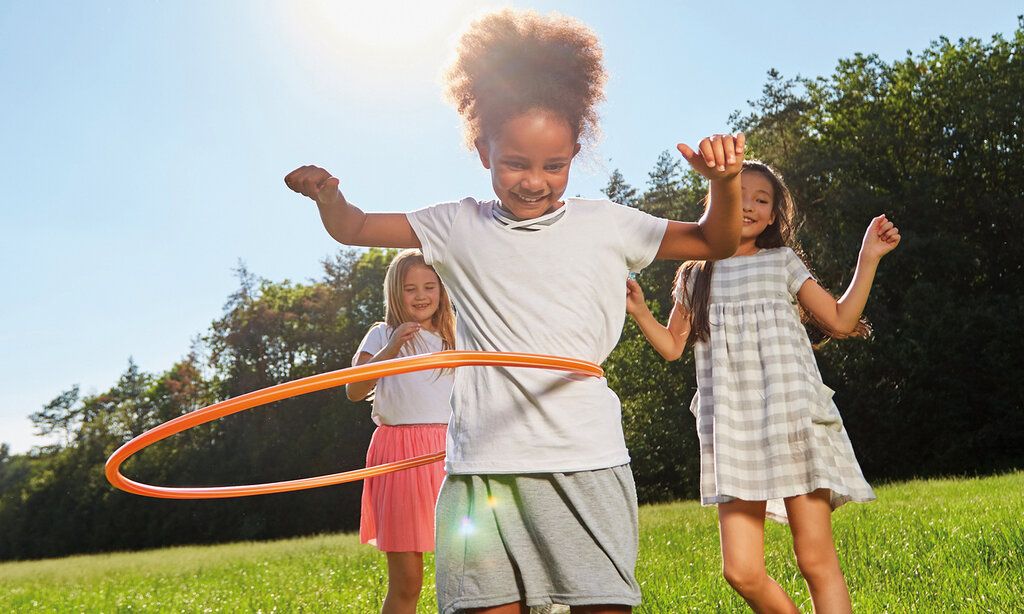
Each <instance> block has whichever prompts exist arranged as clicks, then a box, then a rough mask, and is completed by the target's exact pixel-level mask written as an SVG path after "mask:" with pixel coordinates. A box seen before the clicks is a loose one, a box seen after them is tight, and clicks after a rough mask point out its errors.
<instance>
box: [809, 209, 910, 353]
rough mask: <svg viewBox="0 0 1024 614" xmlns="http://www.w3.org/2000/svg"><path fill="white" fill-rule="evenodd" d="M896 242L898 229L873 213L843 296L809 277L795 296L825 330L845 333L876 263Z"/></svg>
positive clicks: (860, 311)
mask: <svg viewBox="0 0 1024 614" xmlns="http://www.w3.org/2000/svg"><path fill="white" fill-rule="evenodd" d="M899 243H900V231H899V229H898V228H896V226H895V225H893V223H892V222H890V221H889V220H888V219H887V218H886V217H885V216H884V215H880V216H878V217H876V218H875V219H873V220H871V224H870V225H868V229H867V232H866V233H865V234H864V242H863V244H862V245H861V249H860V256H859V257H858V258H857V270H856V271H855V272H854V274H853V280H852V281H851V282H850V287H849V288H847V289H846V293H845V294H843V296H842V298H840V299H839V300H838V301H837V300H836V299H835V298H834V297H833V296H832V295H831V294H829V292H828V291H827V290H825V289H824V288H822V287H821V286H819V285H818V283H817V282H816V281H814V280H813V279H808V280H807V281H805V282H804V285H802V286H800V291H799V292H798V293H797V300H799V301H800V304H801V305H802V306H803V307H804V309H806V310H807V311H809V312H810V313H811V315H812V316H814V319H815V320H816V321H817V322H818V323H819V324H820V325H821V326H822V327H824V328H825V329H826V332H828V333H830V334H832V335H835V336H837V337H845V336H848V335H849V334H850V333H852V332H853V331H854V329H855V328H856V327H857V323H858V322H859V321H860V316H861V315H862V314H863V313H864V306H865V305H867V302H868V296H869V295H870V294H871V286H872V285H873V284H874V281H875V272H876V271H877V270H878V263H879V262H880V261H881V260H882V257H883V256H885V255H886V254H888V253H889V252H891V251H892V250H894V249H896V246H897V245H899Z"/></svg>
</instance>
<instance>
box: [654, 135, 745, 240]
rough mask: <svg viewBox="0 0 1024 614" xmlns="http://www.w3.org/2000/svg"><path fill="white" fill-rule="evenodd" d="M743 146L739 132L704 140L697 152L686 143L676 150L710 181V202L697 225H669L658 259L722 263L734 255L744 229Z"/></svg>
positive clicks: (671, 223) (685, 223)
mask: <svg viewBox="0 0 1024 614" xmlns="http://www.w3.org/2000/svg"><path fill="white" fill-rule="evenodd" d="M745 143H746V137H745V136H744V135H743V133H742V132H740V133H738V134H736V135H735V136H733V135H731V134H716V135H714V136H710V137H707V138H705V139H703V140H701V142H700V145H698V147H697V151H696V152H695V151H694V150H692V149H690V147H689V146H688V145H686V144H685V143H680V144H678V145H677V146H676V148H677V149H678V150H679V153H681V154H682V155H683V157H684V158H686V161H687V162H689V164H690V167H691V168H693V170H695V171H697V172H698V173H700V174H701V175H703V176H704V177H706V178H707V179H708V180H710V182H711V200H710V203H709V204H708V208H707V211H705V212H704V215H703V216H702V217H701V219H700V221H699V222H697V223H693V222H676V221H671V220H670V221H669V223H668V229H667V230H666V231H665V237H664V238H663V239H662V241H661V247H660V248H659V249H658V255H657V257H658V258H660V259H663V260H721V259H723V258H728V257H729V256H732V255H733V254H734V253H735V252H736V248H737V247H739V244H740V229H741V228H742V226H743V217H742V215H741V213H740V208H741V199H742V193H741V190H740V171H741V170H743V149H744V145H745Z"/></svg>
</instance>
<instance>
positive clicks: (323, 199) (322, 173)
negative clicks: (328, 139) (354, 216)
mask: <svg viewBox="0 0 1024 614" xmlns="http://www.w3.org/2000/svg"><path fill="white" fill-rule="evenodd" d="M339 183H340V181H339V180H338V178H337V177H334V176H332V175H331V174H330V173H329V172H327V171H326V170H325V169H322V168H320V167H319V166H312V165H309V166H300V167H299V168H297V169H295V170H294V171H292V172H290V173H288V174H287V175H285V177H284V184H285V185H286V186H288V189H290V190H292V191H295V192H298V193H299V194H302V195H303V196H308V197H309V198H312V199H313V200H315V201H316V203H317V204H318V205H327V206H339V205H344V204H346V202H345V197H344V196H343V195H342V194H341V191H340V190H339V189H338V184H339Z"/></svg>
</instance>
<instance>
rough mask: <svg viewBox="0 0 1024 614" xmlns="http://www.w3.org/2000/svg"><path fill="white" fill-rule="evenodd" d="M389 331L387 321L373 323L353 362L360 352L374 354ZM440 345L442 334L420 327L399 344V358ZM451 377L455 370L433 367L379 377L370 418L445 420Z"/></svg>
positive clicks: (405, 421)
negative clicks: (403, 342) (427, 369)
mask: <svg viewBox="0 0 1024 614" xmlns="http://www.w3.org/2000/svg"><path fill="white" fill-rule="evenodd" d="M391 333H392V328H391V327H390V326H388V325H387V324H384V323H383V322H381V323H379V324H376V325H375V326H374V327H373V328H371V329H370V330H369V332H367V333H366V336H365V337H363V341H362V342H361V343H360V344H359V349H358V350H357V351H356V356H355V357H354V358H353V360H352V364H355V358H356V357H358V356H359V353H360V352H366V353H367V354H376V353H377V352H379V351H381V350H382V349H383V348H384V346H386V345H387V344H388V341H389V340H390V339H391ZM441 349H442V341H441V337H439V336H437V335H435V334H434V333H431V332H429V331H426V330H421V331H420V332H419V333H417V335H416V336H415V337H413V339H412V340H411V341H409V342H407V343H406V344H405V345H404V346H402V349H401V350H400V351H399V352H398V358H401V357H403V356H413V355H415V354H424V353H427V352H440V351H441ZM454 381H455V374H454V373H451V372H449V373H442V372H441V371H440V370H436V369H435V370H430V371H416V372H413V373H403V374H401V375H389V376H388V377H382V378H380V379H379V380H377V388H376V392H375V393H374V396H373V413H372V416H373V421H374V422H375V423H377V424H378V425H380V424H387V425H389V426H396V425H399V424H426V423H440V424H443V423H446V422H448V419H449V418H451V415H452V408H451V401H450V398H451V396H452V385H453V384H454Z"/></svg>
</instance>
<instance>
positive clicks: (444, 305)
mask: <svg viewBox="0 0 1024 614" xmlns="http://www.w3.org/2000/svg"><path fill="white" fill-rule="evenodd" d="M415 266H422V267H426V268H427V269H430V271H431V272H432V273H434V275H437V272H436V271H434V267H432V266H430V265H428V264H427V263H426V261H424V259H423V253H422V252H421V251H420V250H418V249H406V250H402V251H400V252H398V255H397V256H395V258H394V260H392V261H391V264H390V265H388V270H387V273H386V274H385V275H384V323H385V324H387V325H388V328H390V329H391V331H392V332H394V330H395V328H397V327H398V326H399V325H400V324H402V323H404V322H408V321H410V320H412V317H411V316H410V315H409V314H408V313H406V311H405V304H404V303H403V302H402V286H403V285H404V283H403V282H404V281H405V276H406V274H407V273H408V272H409V270H410V269H412V268H413V267H415ZM440 282H441V278H440V277H438V286H439V299H438V305H437V311H435V312H434V316H433V317H432V318H431V319H430V323H431V324H433V326H434V329H435V330H436V331H437V335H438V336H439V337H441V348H442V349H444V350H451V349H454V348H455V311H454V310H453V309H452V303H451V299H449V298H448V291H447V290H446V289H445V287H444V284H443V283H440ZM417 341H418V340H417V339H413V340H412V343H413V344H414V345H413V349H414V350H416V351H417V353H420V352H419V351H418V348H417V347H416V345H415V344H416V342H417Z"/></svg>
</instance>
